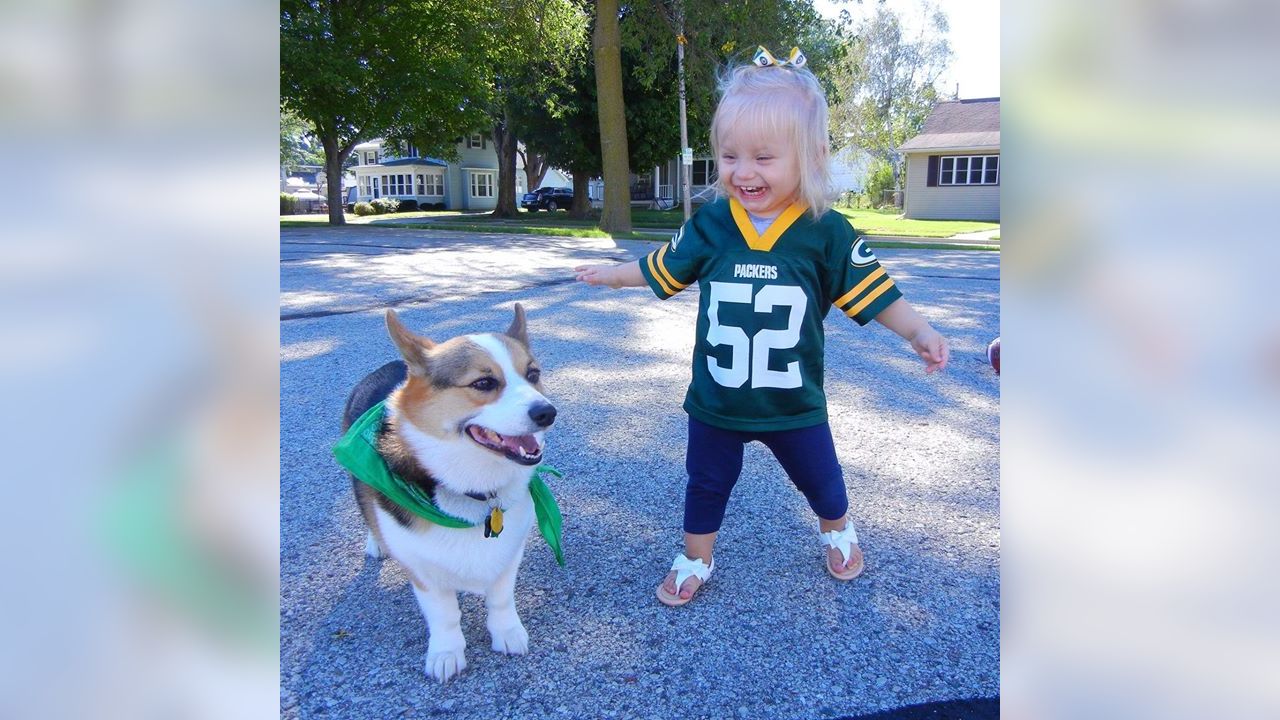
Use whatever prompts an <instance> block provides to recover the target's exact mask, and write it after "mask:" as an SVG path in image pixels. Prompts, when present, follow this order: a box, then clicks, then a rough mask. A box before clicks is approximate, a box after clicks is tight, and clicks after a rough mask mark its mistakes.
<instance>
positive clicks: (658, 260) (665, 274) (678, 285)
mask: <svg viewBox="0 0 1280 720" xmlns="http://www.w3.org/2000/svg"><path fill="white" fill-rule="evenodd" d="M669 247H671V246H670V245H663V246H662V247H661V248H660V249H659V250H658V256H657V257H655V258H654V264H655V265H657V267H658V270H659V271H661V272H662V279H663V280H666V281H667V283H666V284H667V285H669V286H671V287H673V288H675V289H676V292H680V291H681V290H683V289H685V288H687V287H689V283H682V282H678V281H676V279H675V277H673V276H672V275H671V271H669V270H667V264H666V263H664V262H662V256H663V255H666V254H667V248H669Z"/></svg>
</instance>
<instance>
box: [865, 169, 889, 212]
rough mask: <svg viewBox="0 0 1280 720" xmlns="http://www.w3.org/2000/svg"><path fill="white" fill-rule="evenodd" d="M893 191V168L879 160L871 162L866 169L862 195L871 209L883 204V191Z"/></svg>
mask: <svg viewBox="0 0 1280 720" xmlns="http://www.w3.org/2000/svg"><path fill="white" fill-rule="evenodd" d="M892 189H893V168H892V167H891V166H890V165H889V163H887V162H885V161H884V160H881V159H879V158H877V159H875V160H872V161H871V165H870V167H868V168H867V181H866V184H864V185H863V194H864V195H865V196H866V198H867V202H868V204H870V205H871V207H880V206H881V205H883V204H884V191H885V190H892Z"/></svg>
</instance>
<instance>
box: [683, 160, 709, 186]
mask: <svg viewBox="0 0 1280 720" xmlns="http://www.w3.org/2000/svg"><path fill="white" fill-rule="evenodd" d="M699 163H701V164H702V166H703V171H704V176H703V179H705V180H706V182H702V183H700V182H698V181H697V179H696V178H697V177H698V171H697V170H696V168H697V167H698V164H699ZM715 177H716V161H715V160H712V159H710V158H703V159H700V160H694V161H693V164H692V165H690V166H689V182H690V184H691V185H695V186H697V187H708V186H711V185H714V184H715V183H716V180H715Z"/></svg>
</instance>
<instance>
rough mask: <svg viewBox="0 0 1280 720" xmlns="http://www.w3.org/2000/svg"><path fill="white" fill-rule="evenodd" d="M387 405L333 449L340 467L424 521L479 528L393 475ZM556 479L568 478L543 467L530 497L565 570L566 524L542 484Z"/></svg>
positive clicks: (372, 410)
mask: <svg viewBox="0 0 1280 720" xmlns="http://www.w3.org/2000/svg"><path fill="white" fill-rule="evenodd" d="M384 405H385V402H380V403H378V404H377V405H374V406H373V407H371V408H369V410H368V411H367V412H365V414H363V415H361V416H360V419H359V420H356V421H355V423H353V424H352V425H351V428H350V429H348V430H347V434H346V435H343V436H342V439H341V440H339V441H338V444H337V445H334V446H333V456H334V457H335V458H337V459H338V464H340V465H342V467H344V468H346V469H347V470H350V471H351V474H352V475H355V476H356V478H358V479H359V480H360V481H361V482H363V483H365V484H367V485H369V486H370V487H372V488H373V489H375V490H377V491H378V492H380V493H382V494H383V495H386V496H387V497H388V498H391V500H392V502H394V503H395V504H397V505H399V506H401V507H403V508H404V509H406V510H408V511H409V512H411V513H413V514H414V515H417V516H418V517H420V518H423V519H425V520H428V521H430V522H433V523H435V524H436V525H441V526H444V527H451V528H469V527H475V526H476V523H472V522H467V521H466V520H463V519H461V518H456V517H454V516H452V515H449V514H447V513H445V512H443V511H442V510H440V508H438V507H436V504H435V502H433V501H432V499H431V498H430V497H429V496H428V495H427V494H426V493H425V492H423V491H422V489H421V488H419V487H418V486H416V485H413V484H411V483H408V482H405V480H404V478H402V477H400V476H399V475H396V474H395V473H393V472H391V468H389V467H387V462H386V461H385V460H383V459H382V455H381V454H380V453H379V452H378V430H379V428H381V427H382V419H383V415H384V414H385V412H386V408H385V407H384ZM543 473H547V474H550V475H554V476H556V477H558V478H559V477H564V474H563V473H561V472H560V471H559V470H556V469H555V468H552V467H548V466H546V465H539V466H538V467H536V468H534V470H533V478H532V479H531V480H529V495H530V496H531V497H532V498H533V512H534V514H535V515H536V516H537V518H538V532H540V533H542V537H543V539H544V540H546V541H547V545H549V546H550V547H551V549H552V550H553V551H554V552H555V554H556V562H558V563H560V566H561V567H564V552H563V551H562V550H561V548H560V533H561V526H562V525H563V520H562V519H561V517H560V508H559V507H558V506H557V505H556V499H555V496H553V495H552V494H551V490H550V488H548V487H547V484H546V483H545V482H543V480H542V477H541V476H542V474H543Z"/></svg>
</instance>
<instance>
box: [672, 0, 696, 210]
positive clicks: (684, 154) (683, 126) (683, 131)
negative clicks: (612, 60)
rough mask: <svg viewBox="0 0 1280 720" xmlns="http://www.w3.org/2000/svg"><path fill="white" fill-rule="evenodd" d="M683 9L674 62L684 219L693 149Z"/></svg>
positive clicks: (686, 208) (687, 203)
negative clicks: (677, 80) (687, 113)
mask: <svg viewBox="0 0 1280 720" xmlns="http://www.w3.org/2000/svg"><path fill="white" fill-rule="evenodd" d="M684 43H685V38H684V8H683V7H681V8H680V34H679V35H676V62H677V66H678V67H679V71H680V148H681V152H680V170H681V172H680V184H681V185H682V186H683V192H681V193H680V194H681V195H682V196H683V197H684V219H685V220H688V219H689V216H690V215H691V214H692V213H691V212H690V210H689V193H690V192H691V190H692V187H693V185H692V183H691V182H690V178H689V176H690V175H691V174H692V173H693V148H691V147H689V121H688V120H687V119H686V118H685V100H684Z"/></svg>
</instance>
